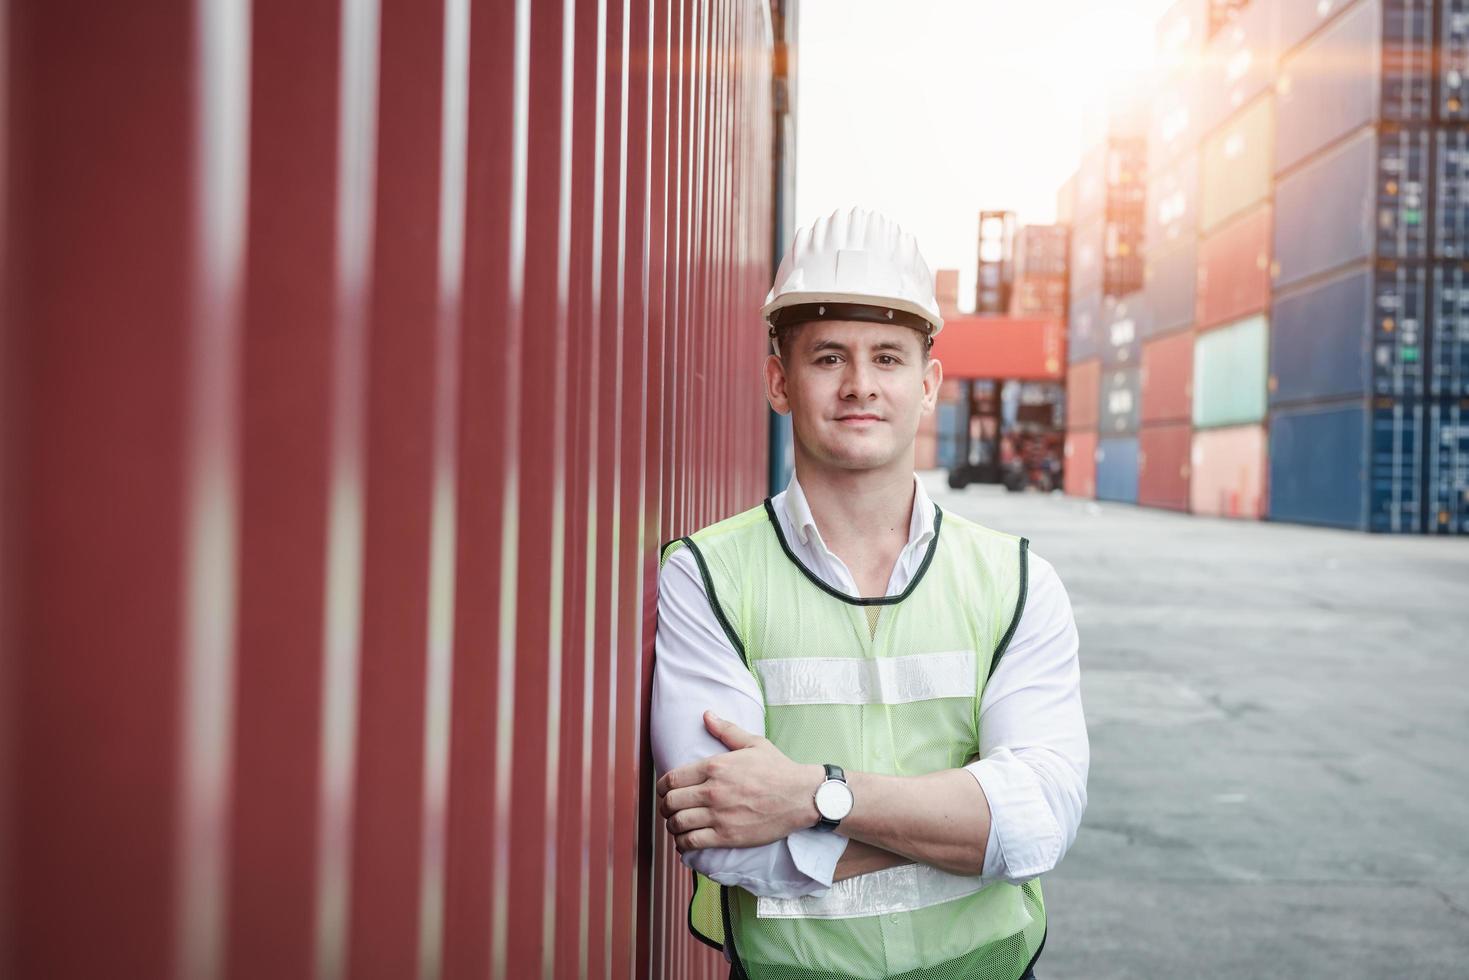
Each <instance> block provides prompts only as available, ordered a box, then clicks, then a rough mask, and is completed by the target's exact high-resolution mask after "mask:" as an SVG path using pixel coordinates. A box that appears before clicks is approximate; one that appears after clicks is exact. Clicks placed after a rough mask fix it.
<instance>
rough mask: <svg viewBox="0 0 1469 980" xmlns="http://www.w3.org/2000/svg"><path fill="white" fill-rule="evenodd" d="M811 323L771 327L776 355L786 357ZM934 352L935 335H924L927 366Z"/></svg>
mask: <svg viewBox="0 0 1469 980" xmlns="http://www.w3.org/2000/svg"><path fill="white" fill-rule="evenodd" d="M811 322H813V321H811V320H803V321H801V322H800V323H787V324H785V325H784V326H780V327H771V328H770V338H771V339H772V340H774V341H775V353H776V354H777V355H778V356H780V357H784V356H785V354H786V351H788V350H789V349H790V345H791V343H792V342H793V341H794V340H795V336H796V333H797V332H798V331H799V330H800V329H801V328H802V327H804V326H805V325H806V324H808V323H811ZM932 352H933V334H931V333H929V334H924V335H923V361H924V363H925V364H926V363H928V360H929V358H930V357H932V356H933V353H932Z"/></svg>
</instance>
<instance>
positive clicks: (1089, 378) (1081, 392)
mask: <svg viewBox="0 0 1469 980" xmlns="http://www.w3.org/2000/svg"><path fill="white" fill-rule="evenodd" d="M1101 384H1102V362H1101V361H1083V362H1082V363H1080V364H1073V365H1071V367H1070V368H1068V369H1067V371H1066V427H1067V428H1068V429H1095V428H1096V427H1097V399H1098V398H1099V397H1101Z"/></svg>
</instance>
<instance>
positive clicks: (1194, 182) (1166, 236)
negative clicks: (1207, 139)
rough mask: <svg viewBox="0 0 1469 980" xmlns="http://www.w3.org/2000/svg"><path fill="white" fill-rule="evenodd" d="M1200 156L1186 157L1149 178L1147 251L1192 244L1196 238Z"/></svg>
mask: <svg viewBox="0 0 1469 980" xmlns="http://www.w3.org/2000/svg"><path fill="white" fill-rule="evenodd" d="M1198 198H1199V155H1198V154H1197V153H1188V154H1185V155H1184V156H1181V157H1179V158H1178V159H1177V160H1175V161H1173V163H1172V164H1170V165H1169V166H1167V167H1165V168H1163V169H1161V170H1156V171H1154V172H1153V173H1152V174H1151V175H1150V176H1149V178H1148V224H1147V229H1146V231H1145V232H1144V238H1143V244H1144V246H1145V248H1146V250H1147V251H1149V252H1151V251H1152V250H1154V249H1159V248H1168V247H1170V246H1174V245H1177V244H1178V243H1179V242H1182V241H1192V240H1194V239H1195V238H1197V237H1198V234H1199V208H1198Z"/></svg>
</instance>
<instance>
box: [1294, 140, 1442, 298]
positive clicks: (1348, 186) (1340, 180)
mask: <svg viewBox="0 0 1469 980" xmlns="http://www.w3.org/2000/svg"><path fill="white" fill-rule="evenodd" d="M1431 135H1432V130H1431V129H1429V128H1426V127H1423V126H1415V127H1402V128H1391V127H1383V128H1381V129H1380V130H1379V129H1368V130H1364V131H1363V132H1361V133H1359V134H1358V135H1357V136H1355V137H1353V138H1352V139H1350V140H1348V141H1347V142H1346V143H1344V144H1342V145H1340V146H1338V147H1335V148H1333V149H1331V150H1328V151H1327V152H1326V153H1324V154H1322V155H1321V156H1319V157H1316V158H1315V159H1313V160H1311V161H1310V162H1309V163H1306V164H1305V165H1303V166H1302V167H1301V168H1300V169H1298V170H1295V171H1294V172H1292V173H1291V174H1290V175H1289V176H1287V177H1283V178H1281V179H1280V181H1279V182H1278V183H1276V185H1275V263H1274V265H1273V266H1272V272H1273V274H1274V277H1275V287H1276V288H1277V289H1279V288H1283V287H1285V286H1288V285H1290V284H1291V283H1294V282H1299V281H1301V280H1302V279H1305V278H1307V277H1309V276H1314V275H1318V274H1320V273H1322V272H1327V271H1329V270H1331V269H1336V268H1340V267H1341V266H1344V265H1348V264H1350V263H1352V262H1357V261H1360V260H1362V259H1366V258H1386V259H1421V258H1426V257H1427V256H1428V222H1427V214H1426V211H1427V207H1428V190H1429V148H1430V144H1431V139H1430V137H1431Z"/></svg>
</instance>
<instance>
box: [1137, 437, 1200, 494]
mask: <svg viewBox="0 0 1469 980" xmlns="http://www.w3.org/2000/svg"><path fill="white" fill-rule="evenodd" d="M1137 439H1138V459H1137V467H1138V487H1137V502H1138V503H1140V504H1142V505H1143V506H1145V507H1163V508H1166V509H1168V510H1188V475H1189V454H1190V452H1191V449H1192V445H1193V429H1192V428H1190V426H1189V424H1188V423H1187V422H1183V423H1164V424H1161V425H1144V426H1143V427H1142V428H1141V429H1139V430H1138V436H1137Z"/></svg>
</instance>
